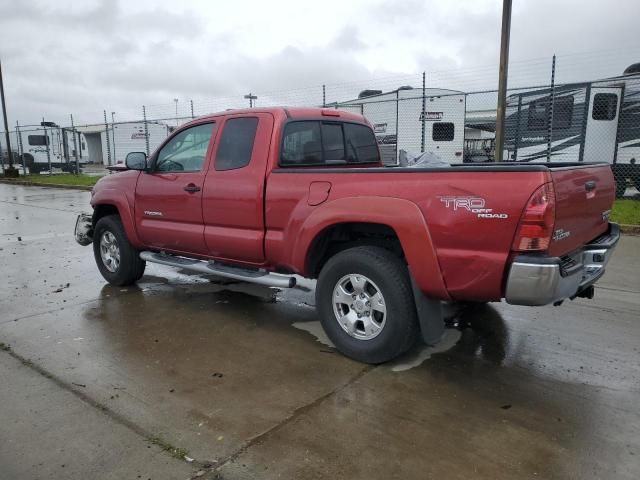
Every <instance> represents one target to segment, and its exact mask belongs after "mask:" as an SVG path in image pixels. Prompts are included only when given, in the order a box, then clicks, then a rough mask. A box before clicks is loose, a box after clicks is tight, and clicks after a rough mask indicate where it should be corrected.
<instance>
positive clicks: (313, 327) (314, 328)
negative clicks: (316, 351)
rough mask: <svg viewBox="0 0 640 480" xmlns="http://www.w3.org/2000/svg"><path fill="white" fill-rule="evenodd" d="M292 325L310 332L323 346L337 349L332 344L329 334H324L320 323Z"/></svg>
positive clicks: (297, 323)
mask: <svg viewBox="0 0 640 480" xmlns="http://www.w3.org/2000/svg"><path fill="white" fill-rule="evenodd" d="M292 325H293V327H295V328H297V329H298V330H304V331H305V332H309V333H310V334H311V335H313V336H314V337H316V340H317V341H318V342H320V343H321V344H323V345H326V346H327V347H331V348H335V345H334V344H333V343H331V340H329V337H327V334H326V333H324V330H323V329H322V325H321V324H320V322H317V321H316V322H296V323H294V324H292Z"/></svg>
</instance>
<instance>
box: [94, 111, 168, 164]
mask: <svg viewBox="0 0 640 480" xmlns="http://www.w3.org/2000/svg"><path fill="white" fill-rule="evenodd" d="M172 128H173V127H170V126H169V125H167V124H165V123H161V122H147V126H146V129H145V125H144V122H130V123H116V124H113V125H109V128H108V129H106V130H103V131H102V132H101V133H100V141H101V143H102V159H103V163H104V164H105V165H115V164H118V163H124V160H125V158H126V157H127V154H128V153H130V152H145V153H146V152H147V135H148V140H149V142H148V148H149V153H151V152H153V151H154V150H155V149H156V147H157V146H158V145H160V143H162V142H163V141H164V139H165V138H167V136H168V135H169V133H171V131H172Z"/></svg>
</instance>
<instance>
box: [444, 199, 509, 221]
mask: <svg viewBox="0 0 640 480" xmlns="http://www.w3.org/2000/svg"><path fill="white" fill-rule="evenodd" d="M438 198H439V199H440V201H441V202H442V203H444V206H445V207H446V208H450V209H452V210H453V211H454V212H456V211H458V210H459V211H462V212H470V213H473V214H475V215H477V216H478V218H498V219H505V218H509V215H508V214H506V213H494V211H493V208H486V204H485V201H484V198H482V197H449V196H446V197H444V196H438Z"/></svg>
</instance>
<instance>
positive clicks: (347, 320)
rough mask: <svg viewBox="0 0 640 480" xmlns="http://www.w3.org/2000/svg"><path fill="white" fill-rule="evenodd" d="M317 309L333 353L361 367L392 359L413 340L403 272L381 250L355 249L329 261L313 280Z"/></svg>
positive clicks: (408, 292)
mask: <svg viewBox="0 0 640 480" xmlns="http://www.w3.org/2000/svg"><path fill="white" fill-rule="evenodd" d="M316 306H317V309H318V313H319V315H320V321H321V323H322V327H323V328H324V330H325V332H326V333H327V336H328V337H329V338H330V339H331V341H332V342H333V343H334V345H335V346H336V347H337V348H338V350H340V352H342V353H343V354H345V355H346V356H348V357H350V358H353V359H355V360H359V361H361V362H366V363H382V362H386V361H388V360H391V359H393V358H395V357H397V356H398V355H400V354H402V353H404V352H405V351H406V350H407V349H408V348H409V347H410V346H411V345H412V344H413V343H414V341H415V340H416V338H417V337H418V333H419V332H418V321H417V316H416V311H415V304H414V299H413V292H412V290H411V281H410V279H409V272H408V270H407V267H406V265H405V264H404V263H403V262H402V261H401V259H400V258H398V257H397V256H396V255H394V254H393V253H391V252H389V251H387V250H384V249H382V248H380V247H370V246H363V247H354V248H350V249H347V250H343V251H342V252H340V253H338V254H337V255H335V256H334V257H332V258H331V259H329V261H328V262H327V263H326V264H325V266H324V267H323V268H322V271H321V272H320V276H319V278H318V284H317V286H316Z"/></svg>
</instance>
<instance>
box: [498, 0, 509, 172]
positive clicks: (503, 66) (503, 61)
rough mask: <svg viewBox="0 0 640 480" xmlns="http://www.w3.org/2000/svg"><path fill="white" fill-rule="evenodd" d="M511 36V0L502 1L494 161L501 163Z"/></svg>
mask: <svg viewBox="0 0 640 480" xmlns="http://www.w3.org/2000/svg"><path fill="white" fill-rule="evenodd" d="M510 35H511V0H502V37H501V39H500V72H499V79H498V108H497V110H496V153H495V161H496V162H501V161H502V155H503V152H504V110H505V107H506V103H507V73H508V69H509V37H510Z"/></svg>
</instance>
